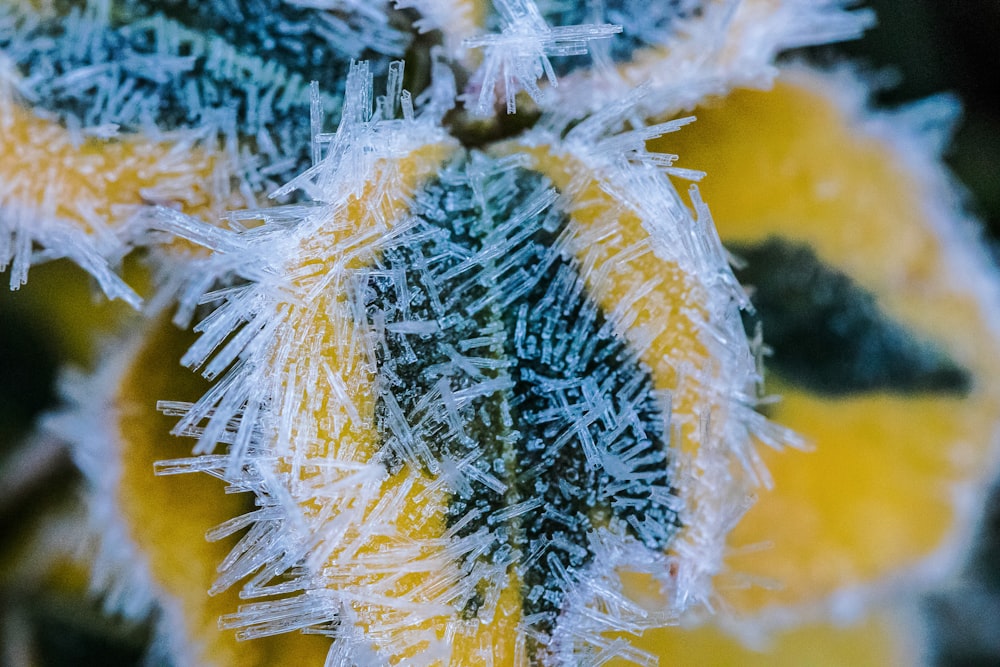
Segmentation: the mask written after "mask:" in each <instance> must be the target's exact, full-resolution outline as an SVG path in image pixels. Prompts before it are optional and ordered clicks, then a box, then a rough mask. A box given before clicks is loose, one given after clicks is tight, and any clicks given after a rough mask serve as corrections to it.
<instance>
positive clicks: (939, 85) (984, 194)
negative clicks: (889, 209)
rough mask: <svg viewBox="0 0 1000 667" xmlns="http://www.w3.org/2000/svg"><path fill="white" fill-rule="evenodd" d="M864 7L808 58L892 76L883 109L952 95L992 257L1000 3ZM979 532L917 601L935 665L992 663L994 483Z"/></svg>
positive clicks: (998, 494) (952, 161) (997, 205)
mask: <svg viewBox="0 0 1000 667" xmlns="http://www.w3.org/2000/svg"><path fill="white" fill-rule="evenodd" d="M865 5H866V6H869V7H871V8H873V9H874V10H875V12H876V13H877V14H878V22H879V23H878V26H876V27H875V28H873V29H872V30H870V31H869V32H868V33H867V34H866V36H865V37H864V39H862V40H860V41H857V42H851V43H847V44H843V45H838V46H836V47H832V48H830V47H827V48H822V49H816V50H812V51H810V52H807V53H808V55H809V56H811V57H813V58H816V59H818V60H820V61H824V62H828V61H829V60H830V59H835V58H842V57H843V56H844V55H845V54H846V55H847V56H848V57H850V58H851V59H852V60H854V61H856V62H859V63H860V64H862V65H863V66H867V67H870V68H872V69H875V70H881V69H886V68H887V69H888V70H889V71H891V72H894V73H895V74H896V75H898V83H897V84H896V85H895V86H894V87H893V88H891V89H889V90H885V91H882V92H881V93H879V94H878V95H877V96H876V101H877V102H878V103H879V104H882V105H886V106H894V105H897V104H901V103H906V102H908V101H912V100H916V99H920V98H922V97H926V96H928V95H933V94H935V93H941V92H947V93H953V94H955V95H957V97H958V98H959V99H960V100H961V102H962V105H963V107H964V114H963V117H962V121H961V123H960V124H959V126H958V129H957V132H956V134H955V137H954V140H953V141H952V145H951V148H950V150H948V152H947V153H946V155H945V158H946V161H947V163H948V165H949V166H950V167H951V169H952V171H953V172H954V174H955V176H956V177H957V178H958V179H959V181H960V182H961V183H962V184H963V185H964V187H965V188H966V189H967V191H968V194H969V199H968V207H969V210H970V211H971V212H972V213H973V214H975V215H976V216H977V217H978V218H979V219H980V220H982V222H983V225H984V228H985V233H986V239H987V242H988V243H989V244H990V245H991V249H992V251H993V253H992V254H993V257H994V258H998V257H1000V252H998V249H1000V1H998V0H955V1H950V2H949V1H942V0H873V1H870V2H867V3H865ZM996 307H997V308H1000V304H996ZM997 354H1000V350H998V351H997ZM979 537H980V539H979V542H978V545H977V547H976V548H975V549H974V552H973V554H972V558H971V560H970V562H969V563H968V566H967V568H966V570H965V572H964V574H963V575H962V576H961V577H960V578H959V579H958V580H957V581H955V582H953V583H952V585H950V586H949V587H948V588H947V589H946V590H944V591H941V592H939V593H935V594H933V595H930V596H927V597H926V598H925V600H924V605H923V607H924V610H925V611H926V619H927V622H928V627H927V633H928V636H929V637H930V639H931V641H930V642H929V645H930V646H931V647H932V651H933V653H934V654H933V656H932V657H933V659H934V663H935V664H937V665H941V666H948V667H957V666H960V665H961V666H969V667H972V666H979V665H981V666H982V667H988V666H989V667H994V666H996V665H1000V487H997V488H995V489H994V492H993V493H992V497H991V499H990V501H989V504H988V509H987V515H986V517H985V521H984V522H983V525H982V527H981V530H980V536H979Z"/></svg>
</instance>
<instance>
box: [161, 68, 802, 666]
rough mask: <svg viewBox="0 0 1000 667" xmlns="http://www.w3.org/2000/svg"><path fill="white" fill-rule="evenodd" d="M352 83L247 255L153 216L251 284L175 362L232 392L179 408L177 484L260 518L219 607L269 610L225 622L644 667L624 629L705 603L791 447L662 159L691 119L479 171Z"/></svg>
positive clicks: (425, 121)
mask: <svg viewBox="0 0 1000 667" xmlns="http://www.w3.org/2000/svg"><path fill="white" fill-rule="evenodd" d="M351 76H352V78H351V80H350V81H349V82H348V103H347V105H345V114H344V117H343V119H342V121H341V125H340V127H339V129H338V131H337V133H336V134H332V135H322V141H323V145H322V146H321V160H320V161H319V162H318V163H317V164H316V165H315V166H314V167H313V168H311V169H310V170H308V171H307V172H305V173H304V174H303V175H302V176H301V177H299V178H297V179H293V181H292V182H291V184H292V185H293V186H298V187H301V188H303V189H304V190H305V191H306V192H308V193H309V194H310V195H311V196H312V197H313V199H315V200H316V201H315V203H314V204H312V205H309V206H292V207H278V208H273V209H265V210H261V211H251V212H246V213H241V214H239V215H236V216H234V219H239V220H240V221H242V222H245V223H250V224H246V225H243V226H242V227H241V229H242V231H236V232H223V231H221V230H214V231H213V230H211V229H210V228H207V227H206V226H205V225H203V224H201V223H199V222H198V221H197V220H194V219H190V218H185V217H184V216H178V215H175V214H173V213H170V212H167V211H161V212H160V213H159V214H158V215H157V216H156V219H155V220H154V225H159V227H160V228H162V229H164V230H166V231H172V232H174V233H177V234H179V235H182V236H184V237H186V238H189V239H191V240H199V242H201V243H204V244H205V245H207V246H209V247H210V248H212V249H213V250H214V251H215V255H214V256H213V257H212V258H210V259H209V260H208V261H207V262H206V263H205V264H204V268H205V271H206V275H210V276H212V275H214V276H217V277H218V278H219V279H220V280H221V282H222V283H223V284H230V285H232V287H224V288H222V289H219V290H217V291H214V292H210V293H208V294H204V295H203V296H199V293H197V292H192V293H191V294H190V295H189V296H186V297H185V300H188V299H190V300H191V301H198V300H200V301H205V302H218V304H219V305H218V306H217V307H216V308H215V310H214V311H213V312H212V313H211V314H210V315H209V316H208V317H206V318H205V319H204V320H203V321H202V322H201V323H200V324H199V325H198V326H197V330H199V331H200V332H201V333H202V335H201V337H200V339H199V340H198V342H197V343H195V344H194V345H193V346H192V347H191V349H190V350H189V351H188V353H187V354H186V355H185V362H186V363H188V364H189V365H191V366H194V367H201V368H202V372H203V373H204V374H205V375H206V376H208V377H210V378H217V381H216V383H215V385H214V386H213V388H212V389H210V390H209V391H208V392H207V393H206V394H205V396H204V397H203V398H202V399H201V400H199V401H197V402H196V403H194V404H185V403H177V402H164V403H162V404H161V406H162V407H163V408H164V409H165V410H168V411H170V412H172V413H176V414H178V415H180V416H181V420H180V421H179V422H178V424H177V425H176V426H175V427H174V432H175V433H177V434H181V435H191V436H195V437H197V438H198V439H199V444H198V445H197V447H196V450H195V452H196V454H198V456H196V457H194V458H191V459H189V460H186V461H177V462H171V463H166V464H164V467H163V468H162V470H163V471H164V472H182V471H190V472H195V471H199V470H201V471H204V472H210V473H212V474H215V475H219V476H222V477H223V478H225V479H227V480H228V481H229V482H230V483H231V484H233V485H235V486H237V487H239V488H246V489H252V490H253V491H254V492H255V493H256V495H257V498H258V504H259V506H260V507H261V510H260V512H259V514H256V515H248V516H247V517H246V520H247V521H252V522H253V523H254V527H253V528H252V529H251V533H250V534H252V535H253V538H252V539H250V541H248V542H247V543H246V544H245V545H243V546H242V547H241V548H239V549H237V550H235V551H234V552H233V553H232V554H231V555H230V557H229V558H227V559H226V561H225V562H224V564H223V566H222V567H221V569H220V577H219V579H218V580H217V582H216V584H215V587H214V588H215V589H216V590H225V589H227V588H229V587H232V586H242V593H241V594H242V595H243V596H245V597H247V598H252V599H255V600H256V601H255V602H254V603H252V604H249V605H247V606H246V607H245V608H243V609H242V610H241V611H240V612H238V613H236V614H232V615H229V616H226V617H225V618H224V619H223V623H224V625H226V626H227V627H234V628H240V629H241V630H240V631H241V634H242V636H244V637H247V638H253V637H258V636H266V635H270V634H276V633H281V632H286V631H289V630H294V629H298V628H303V627H312V628H314V629H316V630H317V631H321V632H324V633H326V634H329V635H330V636H332V637H333V638H334V639H335V641H334V646H333V653H332V654H331V655H332V656H334V658H333V659H334V660H335V662H336V661H352V660H354V661H358V660H360V661H385V660H389V659H395V660H404V661H406V662H408V663H410V664H424V663H428V664H429V663H433V662H434V661H436V660H442V661H444V662H448V663H450V664H479V663H480V662H482V661H483V660H488V659H493V660H495V661H499V662H507V661H510V660H513V661H514V662H515V663H519V662H521V661H522V660H524V659H528V660H530V661H532V662H542V663H553V664H572V663H574V662H576V661H579V660H593V661H595V662H600V661H602V660H605V659H607V658H610V657H611V656H614V655H622V656H631V657H634V658H639V659H644V658H645V657H648V656H645V655H644V654H642V653H641V652H638V653H637V652H635V651H634V650H632V649H631V648H630V646H629V644H628V642H627V641H623V640H615V639H613V638H611V637H610V635H608V633H610V632H614V631H626V632H631V633H635V632H638V631H640V630H641V629H642V628H644V627H649V626H651V625H656V624H659V623H663V622H666V621H668V620H670V619H672V618H674V617H676V615H677V614H678V613H679V612H680V611H681V610H683V609H685V608H688V607H691V606H695V605H699V604H707V603H708V602H709V600H710V597H711V592H710V582H711V577H712V575H713V574H715V572H716V570H717V569H718V567H719V563H720V557H721V550H722V546H723V540H724V537H725V535H726V533H727V532H728V531H729V529H730V528H731V527H732V525H733V523H734V522H735V521H736V520H737V519H738V517H739V515H740V514H741V513H742V511H743V510H745V507H746V503H747V498H748V495H749V492H750V489H751V488H752V486H753V485H754V483H756V482H757V481H759V480H760V479H764V478H765V476H766V473H765V472H764V471H763V470H762V469H761V468H760V466H759V465H758V461H757V458H756V454H755V453H754V452H753V450H752V448H751V447H750V446H749V442H750V434H751V433H756V434H758V435H760V436H761V437H762V438H769V444H772V445H775V446H777V445H780V444H783V442H784V441H785V434H784V433H782V432H781V431H780V430H777V429H773V428H770V427H769V426H768V425H767V424H766V422H765V420H763V419H762V418H760V417H759V415H756V413H754V412H753V410H752V406H751V404H752V402H753V397H752V396H750V394H749V392H750V391H751V390H752V387H753V385H754V381H755V377H756V375H755V374H756V369H755V366H754V361H753V357H752V355H751V352H750V348H749V345H748V344H747V340H746V337H745V334H744V333H743V330H742V326H741V324H740V322H739V318H738V305H739V304H740V303H743V302H744V301H745V296H744V295H743V292H742V290H741V289H740V288H739V286H738V285H737V284H736V282H735V280H734V278H733V276H732V274H731V272H730V271H729V269H728V267H727V265H726V263H725V256H724V253H723V251H722V248H721V246H720V245H719V243H718V239H717V238H716V237H715V236H714V232H713V231H712V227H711V226H710V220H709V217H708V213H707V209H706V207H705V206H704V204H700V203H699V206H698V218H697V219H695V218H693V217H692V216H691V214H690V212H689V211H688V210H687V209H686V208H684V206H683V205H682V204H681V200H680V198H679V196H678V195H677V193H676V191H675V190H674V189H673V188H672V187H671V185H670V183H669V180H668V179H667V177H666V175H665V174H664V173H663V172H662V171H661V166H662V165H660V164H658V163H657V160H655V159H653V158H652V157H651V156H648V155H647V154H645V153H644V152H643V150H642V146H641V144H642V141H643V140H644V139H645V138H648V136H649V135H650V134H655V133H656V132H659V131H666V130H668V129H675V128H676V125H677V124H668V125H666V126H664V127H661V128H658V129H655V130H650V132H644V131H640V132H638V133H637V134H624V135H621V136H605V134H606V133H607V132H610V131H611V129H610V125H609V126H608V127H605V126H604V125H602V124H601V123H602V122H604V121H605V120H606V119H605V118H604V117H603V116H602V118H601V119H599V121H595V123H588V124H583V125H581V126H578V128H577V129H575V130H573V131H571V132H569V133H568V134H567V135H566V139H565V141H563V140H562V139H560V136H561V135H562V134H565V132H564V131H563V130H565V128H563V129H562V130H559V129H551V128H548V127H546V128H543V129H541V130H539V131H538V132H536V133H533V134H531V135H530V136H529V137H527V138H526V139H525V141H524V142H523V143H519V144H518V143H515V144H510V145H508V146H506V147H503V148H500V149H498V152H496V153H493V154H484V153H479V152H475V151H472V152H465V151H461V150H459V149H457V148H456V147H455V146H454V144H453V143H452V142H450V141H449V140H447V139H446V138H445V135H444V134H443V132H442V131H441V128H440V127H439V126H438V125H437V120H436V116H434V115H427V114H424V115H420V114H417V115H414V114H413V113H412V111H411V112H410V113H409V114H407V113H406V111H405V109H404V118H403V119H402V120H397V119H393V118H392V115H391V113H390V112H389V111H388V110H389V109H390V108H391V107H390V105H383V106H381V107H376V106H374V105H373V99H374V95H373V90H372V84H371V82H370V80H368V73H367V70H366V69H365V68H364V66H363V65H358V66H357V67H356V68H355V69H354V70H352V75H351ZM393 88H394V84H393V83H392V80H390V83H389V90H390V96H389V97H387V98H386V99H390V100H391V99H392V97H391V91H392V90H393ZM609 122H610V121H609ZM616 122H618V123H619V125H620V121H616ZM619 129H620V127H619V126H618V125H616V126H615V128H614V131H618V130H619ZM595 138H599V139H602V140H601V141H597V142H596V145H594V142H593V141H592V140H594V139H595ZM251 221H259V222H255V223H251ZM219 445H225V446H227V447H228V453H227V455H226V457H225V458H219V457H218V456H216V455H214V454H213V453H214V452H215V451H216V449H217V448H218V446H219ZM239 521H242V519H241V520H238V521H237V523H239ZM237 523H233V524H232V525H233V526H234V527H235V526H236V525H237ZM626 573H628V574H626ZM623 578H624V579H628V580H630V581H631V580H644V581H646V582H647V584H648V585H650V586H653V587H654V588H657V589H659V590H660V591H661V592H662V595H663V598H662V605H661V607H660V608H659V609H657V610H655V612H653V613H651V612H649V611H648V610H645V609H643V608H642V607H641V606H639V605H638V604H637V603H636V601H635V600H632V599H630V595H631V594H632V593H634V592H635V591H634V590H633V591H632V592H631V593H630V592H629V587H630V586H631V584H627V583H625V582H623ZM643 578H645V579H643Z"/></svg>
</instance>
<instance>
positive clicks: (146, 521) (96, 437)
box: [54, 318, 329, 666]
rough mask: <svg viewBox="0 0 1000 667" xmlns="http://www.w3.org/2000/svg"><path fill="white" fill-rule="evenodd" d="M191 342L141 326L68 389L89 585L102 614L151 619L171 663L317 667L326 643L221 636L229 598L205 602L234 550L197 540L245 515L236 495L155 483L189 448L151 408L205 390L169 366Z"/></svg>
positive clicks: (182, 482)
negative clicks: (101, 590) (94, 587)
mask: <svg viewBox="0 0 1000 667" xmlns="http://www.w3.org/2000/svg"><path fill="white" fill-rule="evenodd" d="M190 341H191V339H190V336H189V335H186V334H182V333H180V332H178V331H177V330H175V329H174V328H173V326H172V325H171V324H170V323H169V321H168V319H167V318H159V319H157V320H155V321H152V322H150V323H149V324H148V325H147V328H146V330H145V332H144V333H143V334H142V335H141V336H136V337H134V338H133V340H132V341H130V342H129V343H128V344H126V345H124V346H122V348H121V350H120V351H119V352H118V353H116V354H115V355H114V356H112V357H111V358H109V359H107V360H106V363H105V364H104V365H103V367H102V371H101V374H100V376H99V377H98V378H97V379H96V380H92V381H90V382H89V383H88V382H81V383H80V384H76V386H75V389H71V391H72V392H73V393H74V394H75V398H76V400H77V402H78V405H77V407H76V410H75V411H73V412H69V413H66V414H64V415H62V416H61V417H58V418H56V419H55V421H54V424H55V426H54V427H55V428H57V429H58V430H60V431H62V432H64V433H66V434H67V435H70V436H71V437H73V436H75V437H74V439H75V440H76V442H75V443H74V444H75V447H76V452H75V456H76V458H77V460H78V462H79V463H80V466H81V468H82V469H83V470H84V473H85V475H86V476H87V478H88V483H89V486H90V487H91V491H90V496H89V498H88V503H89V505H90V508H91V509H90V512H91V517H90V524H91V526H92V528H93V529H94V530H95V531H97V534H98V538H97V539H98V541H99V552H98V556H97V558H96V560H95V563H94V568H95V569H94V574H95V576H96V577H97V583H98V584H100V585H103V586H104V587H105V589H106V590H107V593H106V594H108V595H113V596H116V597H114V598H112V599H111V601H110V603H109V604H110V605H111V607H112V608H113V609H114V608H116V609H120V610H122V611H123V612H125V613H126V614H130V615H132V616H135V615H137V614H140V615H141V614H143V613H145V612H146V611H147V610H148V609H149V608H150V607H152V608H156V609H158V612H157V613H158V614H159V619H158V621H157V632H158V635H159V639H158V642H159V645H158V646H157V650H160V651H166V652H167V653H168V654H169V655H170V657H171V659H172V660H176V661H178V662H177V664H191V665H235V664H239V665H261V666H263V665H303V664H322V662H323V659H324V656H325V654H326V651H327V649H328V647H329V640H328V639H326V638H323V637H318V636H305V635H297V634H296V635H284V636H281V637H276V638H268V639H264V640H261V641H257V642H239V641H237V640H236V637H235V634H234V633H233V632H232V631H225V630H220V629H219V627H218V617H219V616H220V615H222V614H223V613H227V612H231V611H233V610H234V609H235V608H236V607H237V606H238V605H239V604H240V599H239V597H238V596H237V594H236V592H235V591H230V592H227V593H223V594H220V595H216V596H209V595H208V590H209V588H210V587H211V585H212V583H213V582H214V580H215V577H216V566H217V565H218V563H219V562H220V561H221V560H222V559H223V558H224V557H225V556H226V554H227V553H228V552H229V550H230V549H231V548H232V540H231V539H230V540H225V541H220V542H208V541H207V540H206V537H205V536H206V533H207V532H208V531H209V530H211V529H213V528H215V527H216V526H217V525H219V524H221V523H223V522H225V521H227V520H229V519H232V518H233V517H234V516H238V515H240V514H242V513H243V512H245V511H246V510H248V509H249V507H248V506H250V505H251V503H252V499H251V498H249V497H248V496H247V495H245V494H227V493H225V489H224V485H223V484H222V483H221V482H219V481H218V480H216V479H213V478H210V477H208V476H194V475H184V476H179V477H167V478H163V477H156V476H154V474H153V464H154V462H155V461H158V460H160V459H163V458H175V457H180V456H185V455H187V453H188V452H189V444H188V443H187V442H186V441H185V440H182V439H179V438H175V437H172V436H170V435H169V429H170V425H171V422H172V420H171V419H170V418H169V417H166V416H164V415H162V414H160V413H159V412H157V410H156V402H157V400H159V399H161V398H162V397H163V396H174V397H177V398H184V397H187V398H188V399H194V398H196V397H197V395H198V393H199V391H201V389H202V387H203V384H204V383H203V381H201V380H200V379H199V378H198V377H197V376H195V375H193V374H192V373H190V372H189V371H188V370H187V369H184V368H182V367H181V366H180V365H179V359H180V356H181V355H182V354H183V352H184V350H185V349H186V347H187V345H188V344H190Z"/></svg>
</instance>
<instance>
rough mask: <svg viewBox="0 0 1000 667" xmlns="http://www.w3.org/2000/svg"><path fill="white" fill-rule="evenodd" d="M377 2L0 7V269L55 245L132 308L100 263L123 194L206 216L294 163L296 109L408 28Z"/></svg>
mask: <svg viewBox="0 0 1000 667" xmlns="http://www.w3.org/2000/svg"><path fill="white" fill-rule="evenodd" d="M389 12H390V9H389V8H388V6H387V5H386V4H367V3H353V2H296V3H293V2H288V3H286V2H281V1H280V0H269V1H267V2H254V3H247V4H242V5H241V4H240V3H229V2H197V1H194V0H190V1H189V0H169V1H168V2H163V3H145V2H140V3H123V2H119V1H117V0H87V1H86V2H80V3H71V4H69V5H67V6H63V5H52V4H49V3H43V4H42V5H41V6H38V7H36V6H34V5H33V4H32V3H6V4H5V5H4V6H3V7H0V127H2V131H0V156H2V157H3V158H4V160H3V161H4V164H5V165H6V172H5V175H4V179H3V180H4V184H3V186H2V187H0V268H3V269H6V268H7V267H8V266H10V267H11V275H10V282H11V286H12V287H14V288H16V287H17V286H19V285H21V284H23V283H24V281H25V280H26V278H27V271H28V267H29V266H30V264H31V263H32V262H33V261H34V262H37V261H41V260H44V259H50V258H54V257H68V258H70V259H72V260H74V261H76V262H77V263H79V264H80V265H81V266H83V267H84V268H85V269H86V270H87V271H88V272H90V273H91V274H92V275H93V276H94V277H95V278H96V280H97V282H98V283H99V285H100V286H101V288H102V289H103V290H104V291H105V292H106V293H107V295H108V296H110V297H112V298H121V299H123V300H125V301H127V302H128V303H130V304H132V305H133V306H138V303H139V298H138V296H137V295H136V294H135V293H134V292H133V291H132V290H131V289H129V288H128V287H127V286H126V285H124V283H122V282H121V280H120V279H118V278H117V277H115V275H114V272H113V267H114V265H115V264H116V262H117V261H118V260H119V259H120V258H121V256H122V255H124V254H125V253H126V252H127V250H128V249H129V248H130V246H131V245H132V244H133V242H134V241H136V239H133V238H131V237H130V231H129V230H127V229H125V227H126V226H127V225H126V223H127V221H128V220H129V218H130V216H131V214H132V212H133V211H134V207H135V206H139V205H142V204H154V205H156V204H158V205H167V206H171V207H182V208H183V209H184V210H185V212H187V213H189V214H201V215H204V217H205V218H206V219H212V217H213V216H215V215H218V214H219V213H220V212H221V211H223V210H225V209H226V208H227V207H231V206H247V205H253V204H254V202H255V201H256V200H257V199H258V198H259V197H260V196H261V195H262V194H264V193H265V192H268V191H271V190H273V189H274V188H275V187H276V186H277V185H278V184H280V183H282V182H284V181H286V180H287V179H288V178H289V177H290V176H291V175H293V174H296V173H298V172H300V171H302V170H303V169H305V168H306V167H307V166H308V165H309V163H310V155H309V153H308V149H309V146H310V143H311V142H310V123H309V113H308V110H309V108H310V106H311V105H312V104H313V103H314V102H315V101H316V97H317V95H314V94H313V93H314V91H311V90H310V84H309V80H310V79H316V80H318V81H319V82H320V83H321V86H320V89H319V92H318V100H319V104H320V107H321V108H322V109H323V110H324V111H326V112H328V113H333V112H337V111H339V109H340V104H341V101H342V98H343V94H342V93H343V91H342V89H341V86H342V84H343V82H344V80H345V76H344V75H345V74H346V73H347V70H348V69H349V63H350V61H351V59H352V58H355V57H359V56H368V57H371V58H373V66H374V67H376V68H379V69H381V68H384V67H386V66H387V65H388V61H389V58H390V57H391V56H392V55H401V54H402V53H403V51H404V50H405V48H406V45H407V43H408V39H409V37H408V35H406V34H404V33H401V32H399V31H398V30H396V29H395V28H393V27H391V26H390V25H389Z"/></svg>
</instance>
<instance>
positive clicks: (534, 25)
mask: <svg viewBox="0 0 1000 667" xmlns="http://www.w3.org/2000/svg"><path fill="white" fill-rule="evenodd" d="M495 6H496V8H497V10H498V12H499V13H500V20H501V26H502V28H501V31H500V33H499V34H497V33H492V34H486V35H481V36H477V37H470V38H468V39H466V40H465V44H466V45H467V46H469V47H475V48H482V49H483V51H484V56H483V64H482V65H481V66H480V68H479V70H478V71H477V72H476V75H475V77H474V82H475V83H474V87H475V88H478V89H479V95H478V99H477V101H476V104H475V111H476V112H477V113H479V114H481V115H489V114H491V113H492V111H493V106H494V96H495V94H496V88H497V84H498V83H501V82H502V84H503V91H504V100H505V102H506V106H507V113H511V114H512V113H514V112H516V111H517V102H516V97H517V93H518V92H520V91H522V90H523V91H524V92H526V93H528V94H529V95H530V96H531V98H532V99H533V100H535V101H536V102H541V101H542V98H543V92H542V89H541V88H540V87H539V86H538V80H539V79H541V78H543V77H544V78H545V79H547V80H548V82H549V84H550V85H552V86H555V85H557V81H556V74H555V71H554V70H553V68H552V63H551V62H550V61H549V57H550V56H581V55H585V54H586V53H587V52H588V48H589V43H590V42H592V41H594V40H603V39H608V38H610V37H611V36H612V35H615V34H617V33H619V32H621V26H617V25H611V24H607V23H602V24H596V23H582V24H577V25H562V26H555V27H550V26H549V25H548V23H546V21H545V18H543V17H542V15H541V13H540V12H539V11H538V7H537V6H536V5H535V3H534V0H497V2H496V3H495Z"/></svg>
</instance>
